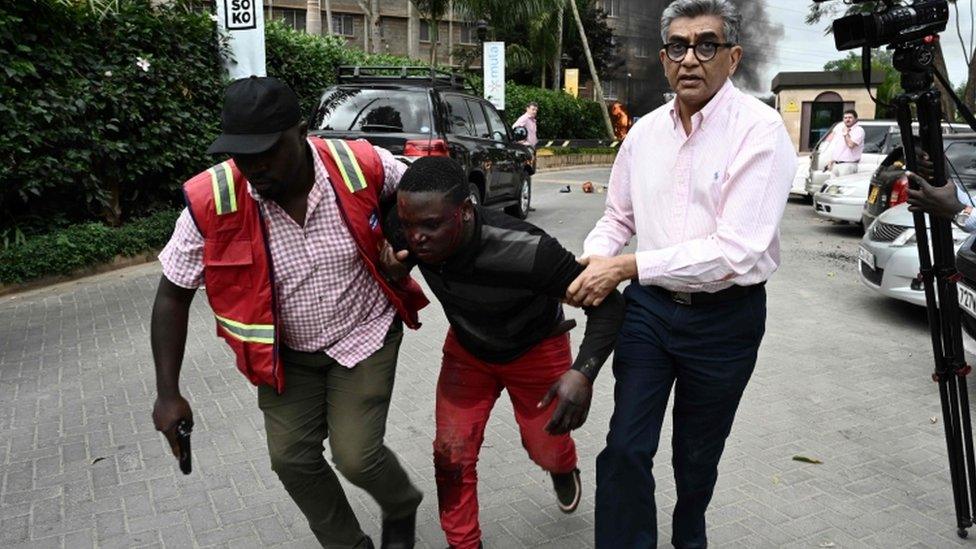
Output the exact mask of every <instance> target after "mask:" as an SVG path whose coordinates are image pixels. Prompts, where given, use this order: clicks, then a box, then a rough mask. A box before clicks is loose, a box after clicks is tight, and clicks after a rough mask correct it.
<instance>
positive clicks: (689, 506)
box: [568, 0, 797, 549]
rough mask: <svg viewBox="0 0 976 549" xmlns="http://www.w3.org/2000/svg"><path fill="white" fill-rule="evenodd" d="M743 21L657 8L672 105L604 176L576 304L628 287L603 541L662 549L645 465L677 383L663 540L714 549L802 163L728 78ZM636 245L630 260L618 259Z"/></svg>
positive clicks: (722, 6) (603, 459)
mask: <svg viewBox="0 0 976 549" xmlns="http://www.w3.org/2000/svg"><path fill="white" fill-rule="evenodd" d="M740 22H741V17H740V15H739V14H738V11H737V10H736V9H735V7H734V6H733V5H732V4H731V3H730V2H728V1H724V0H676V1H675V2H673V3H672V4H671V5H670V6H669V7H668V8H667V9H666V10H665V11H664V13H663V15H662V18H661V29H662V34H663V39H664V43H665V46H664V48H663V49H662V50H661V64H662V65H663V66H664V69H665V74H666V76H667V78H668V81H669V83H670V84H671V87H672V89H674V90H675V92H676V93H677V96H676V98H675V100H674V102H672V103H668V104H665V105H664V106H662V107H661V108H659V109H657V110H655V111H654V112H652V113H651V114H649V115H647V116H645V117H643V118H641V120H640V122H638V123H637V124H636V125H635V126H634V127H633V129H631V131H630V134H629V135H628V136H627V139H626V140H625V141H624V143H623V145H622V146H621V150H620V153H619V155H618V156H617V160H616V162H615V164H614V167H613V171H612V172H611V174H610V185H609V189H608V195H607V205H606V211H605V213H604V215H603V218H601V219H600V221H599V222H598V223H597V225H596V227H595V228H594V229H593V231H592V232H591V233H590V235H589V236H588V237H587V239H586V242H585V244H584V256H585V258H586V259H584V260H583V262H584V263H585V264H586V265H587V268H586V270H585V271H584V272H583V274H581V275H580V277H579V278H578V279H577V280H576V281H575V282H573V285H572V286H570V292H569V296H568V297H569V298H570V301H572V302H581V303H585V304H589V305H592V304H596V303H599V302H600V300H601V299H602V298H603V296H605V295H607V294H608V293H609V292H610V291H611V290H613V289H614V288H616V287H617V285H618V284H619V283H620V282H622V281H625V280H634V282H633V283H631V284H630V285H629V286H628V287H627V290H626V292H625V293H624V296H625V298H626V301H627V309H626V313H625V318H624V325H623V328H622V329H621V332H620V336H619V338H618V340H617V349H616V352H615V356H614V364H613V372H614V377H615V378H616V386H615V389H614V412H613V417H612V419H611V420H610V432H609V433H608V434H607V446H606V448H605V449H604V450H603V452H601V454H600V456H599V457H598V458H597V463H596V471H597V473H596V474H597V489H596V546H597V547H599V548H618V547H624V548H628V549H629V548H636V547H657V518H656V516H655V515H656V508H655V504H654V475H653V474H652V463H653V458H654V456H655V454H656V453H657V448H658V440H659V439H660V435H661V426H662V422H663V420H664V412H665V409H666V408H667V404H668V398H669V396H670V394H671V388H672V385H673V386H674V414H673V415H674V430H673V435H672V439H671V445H672V448H673V457H672V461H673V464H674V475H675V484H676V487H677V503H676V504H675V507H674V520H673V526H672V536H671V543H672V544H673V545H674V546H675V547H682V548H685V547H697V548H704V547H706V546H707V543H708V542H707V537H706V533H705V510H706V509H707V507H708V503H709V501H710V500H711V498H712V492H713V491H714V488H715V482H716V480H717V478H718V463H719V459H720V458H721V456H722V450H723V449H724V447H725V439H726V438H727V437H728V435H729V432H730V431H731V429H732V422H733V420H734V417H735V412H736V409H737V408H738V405H739V399H740V398H741V396H742V392H743V391H744V390H745V387H746V384H747V383H748V381H749V378H750V376H751V375H752V370H753V368H754V367H755V364H756V357H757V353H758V351H759V344H760V342H761V341H762V337H763V333H764V331H765V321H766V291H765V288H764V283H765V282H766V280H767V279H768V278H769V277H770V275H772V273H773V271H775V270H776V268H777V267H778V265H779V261H780V246H779V223H780V220H781V218H782V216H783V211H784V210H785V208H786V200H787V197H788V196H789V192H790V186H791V184H792V180H793V175H794V173H795V171H796V165H797V159H796V153H795V152H794V150H793V145H792V143H791V141H790V138H789V135H788V134H787V132H786V128H785V127H784V125H783V120H782V118H781V117H780V116H779V114H778V113H777V112H776V111H774V110H773V109H771V108H769V107H767V106H766V105H764V104H763V103H762V102H760V101H759V100H758V99H755V98H753V97H750V96H748V95H746V94H744V93H742V92H740V91H739V90H738V89H737V88H736V87H735V86H734V85H732V82H731V81H730V80H729V78H730V77H731V76H732V74H734V73H735V70H736V68H737V67H738V65H739V61H740V60H741V59H742V47H741V46H740V45H738V39H739V25H740ZM634 236H636V237H637V252H636V253H631V254H625V255H619V254H620V252H621V250H622V249H623V247H624V246H625V245H626V244H627V242H628V241H629V240H630V239H631V238H632V237H634Z"/></svg>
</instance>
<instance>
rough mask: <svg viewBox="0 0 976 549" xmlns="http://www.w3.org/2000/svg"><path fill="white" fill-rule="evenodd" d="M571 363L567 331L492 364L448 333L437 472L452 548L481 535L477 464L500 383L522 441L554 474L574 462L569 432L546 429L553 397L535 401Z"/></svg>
mask: <svg viewBox="0 0 976 549" xmlns="http://www.w3.org/2000/svg"><path fill="white" fill-rule="evenodd" d="M571 365H572V353H571V352H570V349H569V335H568V334H564V335H561V336H557V337H552V338H549V339H546V340H543V341H542V342H541V343H539V344H538V345H536V346H535V347H533V348H532V349H531V350H530V351H529V352H527V353H525V354H524V355H522V356H521V357H519V358H518V359H517V360H515V361H513V362H509V363H506V364H489V363H486V362H482V361H481V360H478V359H477V358H475V357H474V356H472V355H471V354H470V353H468V352H467V351H465V350H464V348H463V347H461V345H460V344H459V343H458V342H457V340H456V339H455V338H454V333H453V331H452V332H448V334H447V341H445V342H444V360H443V363H442V366H441V374H440V378H439V379H438V380H437V412H436V415H437V436H436V437H435V439H434V471H435V474H436V478H437V500H438V504H439V506H440V516H441V528H443V529H444V533H445V534H447V541H448V543H450V544H451V546H452V547H456V548H458V549H474V548H476V547H478V543H479V541H480V540H481V528H480V526H479V525H478V473H477V471H476V468H475V467H476V464H477V463H478V452H479V451H480V450H481V443H482V442H483V441H484V436H485V424H486V423H487V422H488V415H489V414H490V413H491V408H492V406H494V404H495V400H497V399H498V396H499V395H500V394H501V392H502V389H507V390H508V395H509V396H510V397H511V399H512V407H513V408H514V409H515V421H516V422H517V423H518V426H519V431H520V432H521V435H522V446H524V447H525V449H526V450H527V451H528V453H529V457H530V458H531V459H532V461H534V462H535V463H536V464H538V465H539V466H540V467H542V468H543V469H545V470H546V471H549V472H553V473H568V472H570V471H572V470H573V469H575V468H576V445H575V444H574V443H573V439H572V438H570V436H569V435H568V434H566V435H559V436H552V435H550V434H549V433H546V431H545V426H546V423H547V422H548V421H549V418H550V417H552V413H553V411H554V410H555V408H556V404H557V403H556V401H555V400H554V401H553V402H552V403H550V405H549V406H547V407H546V408H543V409H539V408H537V407H536V405H537V404H538V403H539V401H540V400H542V397H543V396H544V395H545V394H546V391H548V390H549V387H550V386H551V385H552V384H553V383H554V382H555V381H556V380H557V379H559V377H560V376H561V375H563V374H564V373H566V371H567V370H569V368H570V366H571Z"/></svg>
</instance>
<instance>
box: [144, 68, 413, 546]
mask: <svg viewBox="0 0 976 549" xmlns="http://www.w3.org/2000/svg"><path fill="white" fill-rule="evenodd" d="M301 118H302V117H301V111H300V108H299V105H298V98H297V97H296V96H295V94H294V92H292V90H291V89H289V88H288V87H287V86H286V85H285V84H283V83H282V82H280V81H278V80H276V79H274V78H257V77H253V78H248V79H243V80H238V81H236V82H234V83H232V84H231V85H230V86H229V87H228V89H227V94H226V97H225V102H224V108H223V113H222V121H221V127H222V129H223V134H222V135H221V136H220V137H219V138H218V139H217V140H216V141H215V142H214V143H213V145H212V146H211V147H210V149H209V152H210V153H212V154H228V155H230V157H231V159H229V160H227V161H225V162H221V163H220V164H217V165H215V166H214V167H212V168H210V169H209V170H207V171H204V172H202V173H200V174H199V175H197V176H195V177H193V178H192V179H190V180H189V181H187V182H186V184H185V185H184V193H185V197H186V203H187V208H186V210H184V212H183V214H182V215H181V217H180V219H179V220H178V221H177V224H176V230H175V231H174V233H173V237H172V239H171V240H170V242H169V243H168V244H167V245H166V248H165V249H164V250H163V252H162V253H161V254H160V260H161V263H162V269H163V276H162V278H161V280H160V283H159V288H158V290H157V293H156V302H155V304H154V306H153V313H152V330H151V331H152V334H151V338H152V349H153V358H154V360H155V364H156V389H157V398H156V402H155V406H154V408H153V422H154V423H155V426H156V428H157V429H158V430H160V431H162V432H163V434H164V435H165V436H166V439H167V440H168V441H169V443H170V446H171V447H172V449H173V453H174V455H176V456H177V457H179V454H180V449H179V446H178V444H177V438H176V435H175V431H176V426H177V425H178V424H179V423H180V422H186V423H188V424H190V425H192V421H193V414H192V412H191V410H190V405H189V403H188V402H187V401H186V399H184V398H183V397H182V396H181V394H180V390H179V374H180V368H181V364H182V361H183V352H184V347H185V343H186V333H187V320H188V316H189V308H190V302H191V301H192V299H193V296H194V295H195V293H196V289H197V288H199V287H200V286H202V285H205V286H206V293H207V298H208V300H209V302H210V306H211V308H212V309H213V312H214V316H215V317H216V326H217V335H218V336H220V337H221V338H223V339H224V340H225V341H226V342H227V344H228V346H229V347H230V348H231V351H232V352H233V354H234V355H235V358H236V362H237V368H238V370H240V371H241V373H243V374H244V375H245V376H246V377H247V378H248V379H249V380H250V381H251V382H252V383H254V384H255V385H258V406H259V407H260V408H261V410H262V411H263V412H264V420H265V429H266V431H267V438H268V449H269V452H270V456H271V467H272V469H273V470H274V471H275V472H276V473H277V474H278V477H279V478H280V479H281V481H282V483H283V484H284V486H285V489H286V490H287V491H288V493H289V494H290V495H291V497H292V499H293V500H294V501H295V503H296V504H297V505H298V507H299V508H300V509H301V510H302V512H303V513H304V514H305V517H306V518H307V519H308V521H309V524H310V526H311V528H312V531H313V532H314V534H315V536H316V537H317V538H318V540H319V542H320V543H321V544H322V545H323V546H325V547H358V548H362V547H367V548H369V547H373V542H372V541H371V540H370V538H369V537H368V536H366V535H365V534H364V533H363V531H362V529H361V528H360V525H359V522H358V521H357V519H356V516H355V514H354V513H353V511H352V508H351V507H350V506H349V502H348V501H347V499H346V497H345V494H344V493H343V491H342V488H341V486H340V485H339V481H338V478H337V477H336V475H335V473H334V472H333V471H332V468H331V467H329V464H328V463H327V462H326V460H325V458H324V457H323V448H322V444H323V441H324V440H325V438H326V436H327V435H328V438H329V443H330V447H331V449H332V458H333V461H334V463H335V466H336V468H337V469H338V470H339V471H340V472H341V473H342V474H343V476H345V477H346V478H347V479H348V480H349V481H350V482H352V483H353V484H355V485H357V486H359V487H361V488H363V489H364V490H366V491H367V492H368V493H369V494H370V495H372V496H373V497H374V498H375V499H376V501H377V502H378V503H379V505H380V507H381V508H382V512H383V541H382V547H388V548H391V549H392V548H408V547H413V545H414V527H415V523H416V510H417V507H418V505H419V504H420V501H421V499H422V494H421V493H420V491H419V490H417V488H416V487H414V486H413V484H412V483H411V482H410V480H409V478H408V477H407V474H406V472H405V471H404V470H403V468H402V467H401V465H400V464H399V462H398V461H397V459H396V457H395V456H394V454H393V453H392V452H391V451H390V450H389V449H388V448H387V447H386V446H384V444H383V436H384V432H385V426H386V418H387V413H388V410H389V404H390V394H391V392H392V389H393V378H394V373H395V371H396V363H397V354H398V351H399V345H400V341H401V338H402V335H403V329H402V324H403V323H406V324H407V325H408V326H410V327H411V328H416V327H418V326H419V323H418V322H417V311H418V310H419V309H420V308H422V307H423V306H424V305H426V303H427V301H426V299H425V298H424V295H423V293H422V292H421V290H420V288H419V286H418V285H417V284H416V283H415V282H414V281H413V280H409V279H406V280H401V281H397V282H390V281H388V280H387V279H386V277H384V276H383V275H382V274H381V273H380V271H379V270H378V267H377V265H378V263H379V250H380V249H381V245H382V243H383V242H384V239H383V234H382V231H381V228H380V223H379V222H378V220H379V219H380V201H381V200H383V199H386V198H390V197H392V195H393V194H394V192H395V190H396V186H397V184H398V183H399V180H400V176H401V175H402V173H403V171H404V168H405V167H404V166H403V165H402V164H401V163H399V162H397V161H396V160H395V159H394V158H393V156H392V155H391V154H390V153H389V152H388V151H386V150H384V149H380V148H374V147H372V146H370V145H369V144H368V143H366V142H364V141H356V142H350V141H341V140H329V141H324V140H321V139H318V138H314V137H312V138H310V137H308V136H307V128H306V124H305V122H303V121H302V120H301ZM286 379H287V384H286Z"/></svg>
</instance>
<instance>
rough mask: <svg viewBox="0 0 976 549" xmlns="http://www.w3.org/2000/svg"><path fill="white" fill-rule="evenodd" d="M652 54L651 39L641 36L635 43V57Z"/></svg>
mask: <svg viewBox="0 0 976 549" xmlns="http://www.w3.org/2000/svg"><path fill="white" fill-rule="evenodd" d="M650 56H651V41H650V40H647V39H645V38H640V39H638V40H637V43H636V44H635V45H634V57H642V58H643V57H650Z"/></svg>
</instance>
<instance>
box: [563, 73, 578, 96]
mask: <svg viewBox="0 0 976 549" xmlns="http://www.w3.org/2000/svg"><path fill="white" fill-rule="evenodd" d="M563 82H565V83H566V85H565V86H564V87H563V91H565V92H566V93H568V94H569V95H572V96H573V97H579V69H566V76H565V77H564V78H563Z"/></svg>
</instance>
